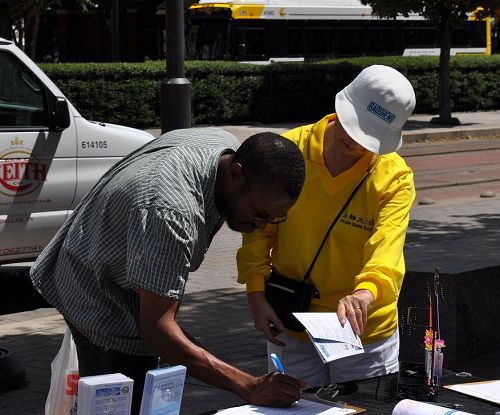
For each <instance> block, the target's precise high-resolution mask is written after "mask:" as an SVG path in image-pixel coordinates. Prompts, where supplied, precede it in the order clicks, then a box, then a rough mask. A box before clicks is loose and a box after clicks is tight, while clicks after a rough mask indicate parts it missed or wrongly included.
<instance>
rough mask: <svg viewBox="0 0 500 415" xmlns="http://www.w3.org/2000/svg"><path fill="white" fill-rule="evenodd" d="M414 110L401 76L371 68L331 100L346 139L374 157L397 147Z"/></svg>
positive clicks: (388, 69)
mask: <svg viewBox="0 0 500 415" xmlns="http://www.w3.org/2000/svg"><path fill="white" fill-rule="evenodd" d="M414 108H415V92H414V91H413V87H412V86H411V84H410V81H408V79H406V78H405V77H404V76H403V74H401V73H400V72H398V71H397V70H396V69H394V68H391V67H389V66H384V65H372V66H369V67H368V68H365V69H363V70H362V71H361V73H360V74H359V75H358V76H357V77H356V78H355V79H354V80H353V81H352V82H351V83H350V84H349V85H347V86H346V87H345V88H344V89H343V90H342V91H340V92H339V93H338V94H337V95H336V97H335V111H336V113H337V117H338V119H339V120H340V122H341V124H342V127H344V130H345V131H346V132H347V134H349V136H350V137H351V138H352V139H353V140H354V141H356V142H357V143H358V144H360V145H362V146H363V147H364V148H366V149H367V150H370V151H371V152H373V153H375V154H387V153H391V152H393V151H396V150H397V149H399V148H400V147H401V144H402V143H403V139H402V136H401V133H402V129H403V125H404V124H405V123H406V120H407V119H408V117H409V116H410V115H411V113H412V112H413V109H414Z"/></svg>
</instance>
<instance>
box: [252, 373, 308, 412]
mask: <svg viewBox="0 0 500 415" xmlns="http://www.w3.org/2000/svg"><path fill="white" fill-rule="evenodd" d="M305 387H306V383H305V382H304V381H301V380H297V379H295V378H292V377H290V376H287V375H282V374H281V373H279V372H272V373H269V374H267V375H263V376H259V377H257V378H256V381H255V382H254V383H253V384H252V385H251V387H250V388H249V391H248V396H245V399H246V400H247V401H248V402H250V403H253V404H254V405H261V406H276V407H281V408H288V407H289V406H290V405H292V404H293V403H294V402H296V401H298V400H299V399H300V389H302V388H305Z"/></svg>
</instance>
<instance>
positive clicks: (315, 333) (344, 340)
mask: <svg viewBox="0 0 500 415" xmlns="http://www.w3.org/2000/svg"><path fill="white" fill-rule="evenodd" d="M293 315H294V316H295V317H296V318H297V319H298V320H299V321H300V322H301V323H302V324H303V325H304V327H305V328H306V332H307V334H308V335H309V337H310V338H311V341H312V343H313V344H314V347H315V348H316V350H317V352H318V354H319V356H320V357H321V360H322V361H323V363H327V362H331V361H332V360H336V359H341V358H343V357H347V356H352V355H354V354H359V353H364V351H365V350H364V349H363V345H362V344H361V339H360V338H359V336H357V335H355V334H354V331H353V330H352V327H351V323H349V320H347V321H346V324H344V327H342V326H341V324H340V322H339V318H338V317H337V313H293Z"/></svg>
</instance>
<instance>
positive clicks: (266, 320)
mask: <svg viewBox="0 0 500 415" xmlns="http://www.w3.org/2000/svg"><path fill="white" fill-rule="evenodd" d="M247 300H248V305H249V306H250V310H251V311H252V315H253V321H254V323H255V328H256V329H257V330H258V331H261V332H262V333H264V335H265V336H266V337H267V340H269V341H270V342H271V343H274V344H275V345H277V346H284V343H283V342H281V341H279V340H278V339H277V338H276V336H277V335H278V334H280V333H281V332H282V331H283V330H285V326H283V323H282V322H281V320H280V319H279V318H278V317H277V316H276V313H275V312H274V310H273V308H272V307H271V304H269V303H268V302H267V301H266V296H265V294H264V292H263V291H254V292H249V293H247Z"/></svg>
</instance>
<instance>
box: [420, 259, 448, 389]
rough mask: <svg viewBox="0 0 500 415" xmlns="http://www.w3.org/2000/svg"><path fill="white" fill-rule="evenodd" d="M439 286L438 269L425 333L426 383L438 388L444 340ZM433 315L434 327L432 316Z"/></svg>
mask: <svg viewBox="0 0 500 415" xmlns="http://www.w3.org/2000/svg"><path fill="white" fill-rule="evenodd" d="M440 290H441V285H440V281H439V268H436V270H435V272H434V284H433V289H432V290H429V328H428V329H427V330H426V331H425V340H424V345H425V360H424V362H425V373H426V375H427V383H428V384H429V385H431V386H439V384H440V383H441V376H442V375H443V350H442V349H443V348H444V346H445V344H444V340H443V339H441V327H440V313H439V296H440ZM434 313H435V316H436V318H435V326H434V320H433V314H434Z"/></svg>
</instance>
